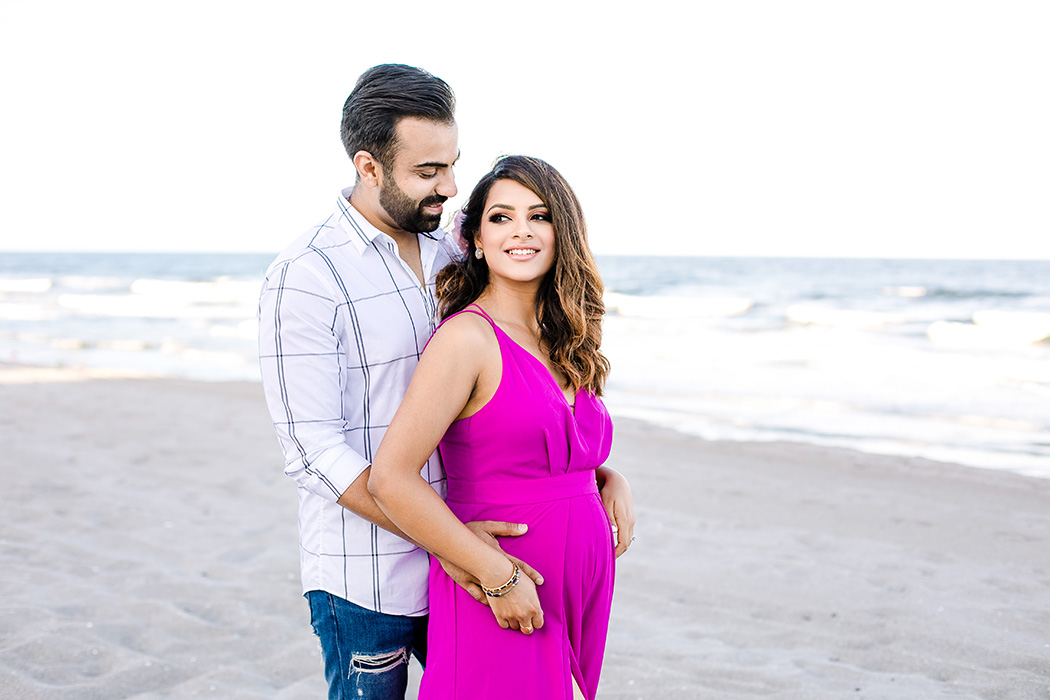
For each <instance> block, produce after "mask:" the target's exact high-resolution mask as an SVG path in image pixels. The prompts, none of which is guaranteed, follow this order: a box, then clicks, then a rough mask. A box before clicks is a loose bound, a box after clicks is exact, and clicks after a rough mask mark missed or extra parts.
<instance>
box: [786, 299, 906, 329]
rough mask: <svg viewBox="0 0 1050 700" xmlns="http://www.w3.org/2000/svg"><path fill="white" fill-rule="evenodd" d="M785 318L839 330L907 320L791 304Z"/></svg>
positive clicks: (871, 326) (862, 311) (858, 310)
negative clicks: (833, 327) (838, 328)
mask: <svg viewBox="0 0 1050 700" xmlns="http://www.w3.org/2000/svg"><path fill="white" fill-rule="evenodd" d="M787 317H788V320H790V321H793V322H795V323H802V324H806V325H814V326H838V327H841V328H875V327H878V326H886V325H890V324H894V323H904V322H905V321H906V320H907V318H906V317H905V316H903V315H899V314H890V313H884V312H881V311H869V310H865V309H839V308H833V307H828V306H818V305H815V304H792V305H791V306H789V307H788V310H787Z"/></svg>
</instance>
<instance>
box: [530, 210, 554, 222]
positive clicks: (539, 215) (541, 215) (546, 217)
mask: <svg viewBox="0 0 1050 700" xmlns="http://www.w3.org/2000/svg"><path fill="white" fill-rule="evenodd" d="M532 218H533V220H534V221H550V220H551V215H550V214H548V213H546V212H536V213H535V214H533V215H532Z"/></svg>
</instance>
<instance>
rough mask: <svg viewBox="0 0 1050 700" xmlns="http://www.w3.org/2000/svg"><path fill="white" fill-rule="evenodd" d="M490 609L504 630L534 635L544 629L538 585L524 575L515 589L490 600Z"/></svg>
mask: <svg viewBox="0 0 1050 700" xmlns="http://www.w3.org/2000/svg"><path fill="white" fill-rule="evenodd" d="M489 609H490V610H492V614H493V615H495V616H496V622H498V623H499V626H500V627H502V628H503V629H512V630H520V631H521V632H522V633H523V634H532V632H533V630H538V629H539V628H541V627H543V609H542V608H541V607H540V597H539V595H537V593H536V584H535V583H533V582H532V579H531V578H529V577H528V576H526V575H525V574H524V573H522V575H521V576H520V577H519V579H518V584H517V585H516V586H514V588H512V589H510V590H509V591H507V592H506V593H504V594H503V595H501V596H499V597H496V598H489Z"/></svg>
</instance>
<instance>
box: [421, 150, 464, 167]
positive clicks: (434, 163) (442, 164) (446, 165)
mask: <svg viewBox="0 0 1050 700" xmlns="http://www.w3.org/2000/svg"><path fill="white" fill-rule="evenodd" d="M460 153H462V151H461V152H459V153H456V160H454V161H452V165H455V164H456V162H457V161H459V156H460ZM415 167H417V168H447V167H449V164H448V163H439V162H436V161H428V162H426V163H416V166H415Z"/></svg>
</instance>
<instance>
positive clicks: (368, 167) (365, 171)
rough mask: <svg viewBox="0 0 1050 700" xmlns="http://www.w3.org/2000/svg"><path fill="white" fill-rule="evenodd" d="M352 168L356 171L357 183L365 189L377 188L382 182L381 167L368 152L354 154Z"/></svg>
mask: <svg viewBox="0 0 1050 700" xmlns="http://www.w3.org/2000/svg"><path fill="white" fill-rule="evenodd" d="M354 167H355V168H356V169H357V178H358V181H359V182H361V183H362V184H364V185H365V186H366V187H379V183H380V182H382V180H383V166H382V164H380V162H379V161H378V160H377V159H376V158H375V156H373V155H372V154H371V153H369V152H368V151H358V152H357V153H355V154H354Z"/></svg>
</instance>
